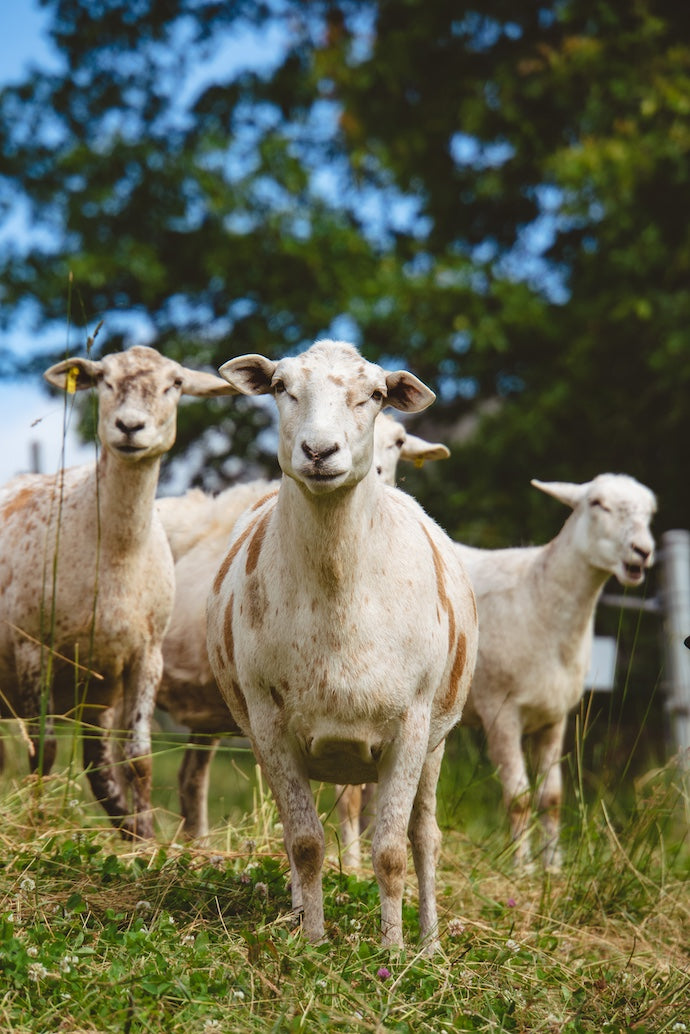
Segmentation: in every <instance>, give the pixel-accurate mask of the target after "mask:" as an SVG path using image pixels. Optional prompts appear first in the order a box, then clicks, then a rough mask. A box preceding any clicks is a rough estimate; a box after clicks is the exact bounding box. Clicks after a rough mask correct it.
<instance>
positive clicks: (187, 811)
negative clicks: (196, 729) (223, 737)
mask: <svg viewBox="0 0 690 1034" xmlns="http://www.w3.org/2000/svg"><path fill="white" fill-rule="evenodd" d="M219 743H220V737H219V736H209V735H207V734H204V733H192V735H191V736H190V737H189V739H188V741H187V749H186V750H185V753H184V758H183V760H182V764H181V765H180V771H179V772H178V776H177V781H178V787H179V792H180V808H181V811H182V816H183V818H184V832H185V836H187V837H190V838H192V839H193V838H198V837H205V836H208V783H209V776H210V773H211V762H212V760H213V756H214V754H215V753H216V750H217V749H218V744H219Z"/></svg>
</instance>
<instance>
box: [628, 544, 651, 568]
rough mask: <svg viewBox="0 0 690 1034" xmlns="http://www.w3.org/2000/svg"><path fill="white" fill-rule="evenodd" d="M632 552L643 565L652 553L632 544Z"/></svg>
mask: <svg viewBox="0 0 690 1034" xmlns="http://www.w3.org/2000/svg"><path fill="white" fill-rule="evenodd" d="M632 551H633V553H636V554H637V555H638V556H639V558H640V560H641V561H642V563H645V562H646V561H647V560H648V559H649V555H650V553H651V552H652V551H651V549H644V548H643V547H642V546H636V545H635V544H634V543H633V547H632Z"/></svg>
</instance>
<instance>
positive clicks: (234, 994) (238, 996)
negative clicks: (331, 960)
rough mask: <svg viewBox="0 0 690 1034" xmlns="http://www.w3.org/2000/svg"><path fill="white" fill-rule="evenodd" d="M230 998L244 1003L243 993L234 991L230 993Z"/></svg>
mask: <svg viewBox="0 0 690 1034" xmlns="http://www.w3.org/2000/svg"><path fill="white" fill-rule="evenodd" d="M232 997H233V998H236V999H237V1000H238V1002H243V1001H244V991H239V990H235V991H233V992H232Z"/></svg>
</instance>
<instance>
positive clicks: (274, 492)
mask: <svg viewBox="0 0 690 1034" xmlns="http://www.w3.org/2000/svg"><path fill="white" fill-rule="evenodd" d="M277 495H278V489H277V488H274V489H273V490H272V491H271V492H267V493H266V495H262V496H261V499H257V501H256V502H255V503H254V505H253V506H250V508H249V509H250V511H254V510H260V509H261V507H262V506H263V505H264V503H266V502H268V500H269V499H273V498H274V496H277Z"/></svg>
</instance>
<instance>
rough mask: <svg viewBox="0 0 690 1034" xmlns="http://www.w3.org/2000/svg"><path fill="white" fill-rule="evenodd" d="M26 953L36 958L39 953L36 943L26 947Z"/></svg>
mask: <svg viewBox="0 0 690 1034" xmlns="http://www.w3.org/2000/svg"><path fill="white" fill-rule="evenodd" d="M26 954H27V955H30V956H31V958H32V959H35V958H36V956H37V955H38V948H37V947H36V945H35V944H32V945H31V947H30V948H27V949H26Z"/></svg>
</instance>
